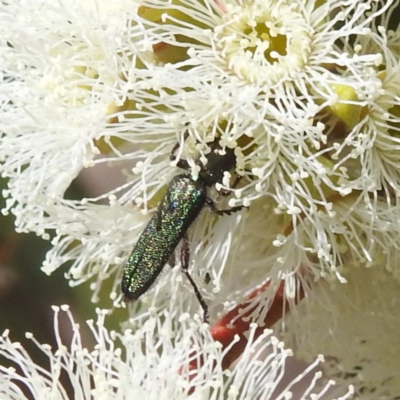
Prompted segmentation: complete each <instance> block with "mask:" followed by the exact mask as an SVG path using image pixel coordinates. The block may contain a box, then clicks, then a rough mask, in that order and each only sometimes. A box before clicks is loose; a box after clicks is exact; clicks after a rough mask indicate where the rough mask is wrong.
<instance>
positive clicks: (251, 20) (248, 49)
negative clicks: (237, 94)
mask: <svg viewBox="0 0 400 400" xmlns="http://www.w3.org/2000/svg"><path fill="white" fill-rule="evenodd" d="M224 11H225V14H224V15H223V16H222V23H221V25H219V26H218V27H216V28H215V31H214V33H215V35H214V40H215V41H216V48H217V49H219V51H220V53H221V55H222V57H223V58H224V59H225V61H226V66H227V68H228V69H229V70H231V71H232V72H233V73H234V74H235V75H237V76H239V78H240V79H242V80H245V81H247V82H249V83H257V84H268V85H273V84H276V83H278V82H279V81H281V79H282V78H285V77H286V78H287V77H293V76H294V75H295V74H297V73H298V71H299V70H300V68H301V67H302V66H303V65H304V64H305V63H306V62H307V57H308V55H309V54H310V52H311V40H312V29H311V28H310V24H309V22H307V20H306V18H305V16H304V15H303V14H302V13H301V9H299V7H298V5H297V4H296V3H295V2H287V3H285V2H276V3H275V2H267V1H265V0H263V1H261V0H259V1H258V0H254V1H252V2H249V3H247V4H243V5H236V6H232V5H231V6H227V7H226V9H225V10H224Z"/></svg>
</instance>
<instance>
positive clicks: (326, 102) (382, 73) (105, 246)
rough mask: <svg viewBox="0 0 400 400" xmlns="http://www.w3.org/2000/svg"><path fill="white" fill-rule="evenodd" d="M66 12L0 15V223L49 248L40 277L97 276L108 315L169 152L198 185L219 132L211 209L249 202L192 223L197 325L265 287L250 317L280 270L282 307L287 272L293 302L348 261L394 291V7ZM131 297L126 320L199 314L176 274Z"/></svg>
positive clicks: (159, 4)
mask: <svg viewBox="0 0 400 400" xmlns="http://www.w3.org/2000/svg"><path fill="white" fill-rule="evenodd" d="M81 3H82V2H78V1H73V0H68V1H67V0H59V1H54V0H52V1H50V0H38V1H35V2H31V1H27V0H15V1H12V2H1V5H0V161H1V163H2V164H1V167H0V170H1V173H2V176H4V177H6V178H8V179H9V183H8V189H7V190H6V191H5V192H4V195H5V197H6V198H7V206H6V208H5V210H3V212H4V213H8V212H12V213H13V214H14V215H15V216H16V227H17V229H18V231H20V232H28V231H33V232H36V233H37V234H38V235H40V236H42V237H44V238H51V239H52V245H53V248H52V250H51V251H50V252H49V253H48V255H47V258H46V260H45V262H44V265H43V269H44V271H45V272H47V273H51V272H52V271H54V270H55V269H57V268H59V267H60V266H61V265H63V264H65V263H68V264H69V265H70V266H71V267H70V270H69V273H68V277H69V278H70V279H71V282H72V284H79V283H81V282H84V281H86V280H88V279H91V280H92V281H93V283H92V289H93V290H94V297H97V295H98V292H99V290H100V284H101V282H102V281H103V280H104V279H106V278H108V277H110V276H112V277H113V278H114V285H113V289H112V292H111V295H110V297H111V298H112V299H113V300H115V303H116V304H117V305H118V304H119V301H120V299H121V296H120V292H119V280H120V271H121V269H122V267H123V264H124V261H125V260H126V258H127V256H128V254H129V252H130V251H131V249H132V247H133V245H134V243H135V242H136V241H137V239H138V237H139V235H140V233H141V232H142V231H143V229H144V227H145V225H146V222H147V221H148V219H149V218H150V215H149V212H153V211H154V210H155V208H156V206H157V204H158V202H159V200H160V196H161V193H162V192H163V190H165V187H166V185H167V184H168V182H169V181H170V180H171V178H172V177H173V176H174V175H177V174H178V173H181V170H180V169H178V168H176V167H175V166H174V165H173V163H171V162H170V153H171V149H172V148H173V147H174V145H175V144H176V143H177V142H179V143H180V146H179V149H178V151H177V153H176V157H182V158H186V159H187V160H188V162H189V165H190V166H191V167H192V170H191V173H192V175H193V176H196V175H197V174H198V173H199V168H200V167H199V165H195V161H196V160H197V159H198V160H200V161H204V159H205V156H206V154H207V153H208V152H209V150H210V146H209V143H211V142H213V141H214V140H216V139H218V140H219V143H220V144H221V146H223V147H226V148H231V149H234V152H235V155H236V170H235V171H227V173H226V174H225V177H224V179H223V181H222V182H220V183H218V184H217V185H216V188H224V189H232V194H231V197H230V198H229V199H219V200H221V201H218V205H219V206H221V208H226V207H225V206H227V205H228V204H229V206H235V205H245V206H249V209H248V210H244V211H242V212H241V213H237V214H236V215H234V216H231V217H223V218H217V217H213V216H211V214H210V213H209V212H208V211H207V212H204V213H202V214H201V215H200V217H199V218H198V219H197V220H196V223H195V224H193V227H192V229H191V231H190V240H191V244H190V246H191V257H190V261H191V265H190V268H191V271H193V275H194V279H195V280H196V282H197V283H198V286H199V289H200V291H201V293H202V294H203V295H204V298H205V299H206V301H208V303H210V311H211V315H212V316H216V315H217V312H218V311H220V309H219V308H218V307H219V305H221V304H224V305H228V304H229V305H233V304H237V303H240V302H241V301H242V300H243V298H244V296H245V295H246V294H247V293H248V292H250V291H252V290H253V289H254V287H255V286H257V285H259V284H261V283H262V282H264V281H265V280H266V279H267V278H269V279H271V280H272V281H273V284H272V285H271V290H267V291H266V292H264V293H263V294H260V296H259V297H258V298H257V299H254V302H257V301H258V302H259V301H260V300H262V303H261V304H260V305H259V307H263V306H264V307H265V305H266V304H271V301H272V300H273V294H274V293H275V291H276V288H277V286H278V285H279V282H280V280H281V279H285V280H286V283H285V289H286V295H287V297H288V298H289V299H293V298H294V297H295V292H296V290H295V288H296V287H298V286H297V285H298V284H297V283H296V282H297V280H298V277H299V275H300V276H301V279H302V280H303V283H304V289H306V292H307V293H306V294H307V295H308V296H310V295H312V291H311V290H310V288H311V287H312V286H313V285H312V282H313V281H314V280H316V281H317V280H319V279H321V278H323V280H324V281H329V282H338V283H339V282H340V283H346V282H347V280H348V276H350V275H351V273H350V272H349V271H348V270H349V269H351V268H356V266H357V267H358V268H360V269H359V271H364V269H363V268H364V267H365V266H367V267H370V268H371V269H376V270H377V272H376V273H379V272H381V271H382V269H383V268H386V270H387V271H389V272H390V276H391V277H392V279H393V281H394V283H393V284H397V283H396V282H397V281H398V280H399V276H400V274H399V272H400V266H399V265H398V261H397V260H398V259H400V258H399V256H400V254H399V244H398V239H399V237H400V223H399V221H400V215H399V206H398V200H397V196H398V194H399V193H400V172H399V171H400V163H399V161H400V159H399V149H400V141H399V134H398V132H399V127H400V118H399V115H400V112H399V106H400V63H399V61H398V60H399V53H400V52H399V46H398V40H397V38H398V37H399V31H400V30H399V29H396V30H395V31H388V26H389V20H390V16H391V15H395V14H396V10H397V11H398V8H396V7H397V6H398V3H399V2H398V1H394V0H393V1H385V2H381V1H375V0H365V1H349V0H326V1H317V0H299V1H296V2H294V1H291V0H280V1H272V0H271V1H269V0H252V1H245V0H229V1H228V0H205V1H203V2H198V1H197V0H184V1H170V2H167V1H164V0H147V1H146V0H144V1H141V2H139V1H134V0H132V1H129V0H125V1H120V2H115V3H113V6H112V7H109V6H108V3H109V2H108V1H107V2H102V1H100V0H99V1H97V2H96V1H94V0H93V2H91V3H92V5H94V6H93V7H89V6H88V4H89V2H85V5H81ZM379 24H381V25H382V26H379ZM185 131H187V132H188V134H189V135H188V138H187V139H186V140H184V139H183V138H184V132H185ZM103 166H106V169H107V168H108V169H109V170H110V171H111V170H112V171H118V173H119V175H120V177H121V178H122V179H120V180H119V182H122V183H118V184H117V183H116V184H113V183H112V182H111V183H110V186H109V189H108V190H105V191H104V193H100V194H98V195H97V194H96V195H88V198H75V199H71V197H72V195H71V194H70V193H69V191H68V189H69V188H70V186H71V183H73V182H74V180H75V179H76V178H77V177H78V176H79V175H80V174H81V173H82V171H85V170H88V169H89V168H91V169H93V170H94V171H97V170H96V168H98V170H99V171H100V170H101V173H99V174H101V179H103V180H107V179H108V174H105V173H104V168H102V169H100V167H103ZM205 168H206V166H205ZM229 173H230V174H231V175H229ZM238 174H239V175H242V176H243V177H242V179H241V181H240V182H239V183H238V184H237V186H235V187H233V188H232V187H231V186H234V185H233V182H234V177H235V176H236V175H238ZM103 175H104V176H103ZM229 178H231V179H229ZM211 192H215V191H214V190H213V189H212V190H211ZM213 194H215V193H213ZM90 196H91V197H90ZM178 258H179V257H178ZM206 273H209V275H210V277H211V282H210V283H209V284H208V286H207V285H206V284H205V283H204V282H203V280H204V276H205V274H206ZM325 284H327V283H325ZM332 284H333V283H332ZM171 288H173V289H171ZM187 288H189V290H186V289H187ZM360 290H361V289H360ZM381 290H385V288H384V286H383V287H381ZM337 296H338V297H340V289H338V294H337ZM142 299H143V303H144V306H141V305H140V304H139V303H137V304H136V307H132V312H133V313H134V316H135V313H136V312H138V310H139V308H140V312H141V313H142V316H143V315H146V313H150V312H151V310H152V309H153V307H155V308H156V309H157V310H158V311H160V310H163V309H165V308H166V307H167V308H168V309H169V310H170V312H171V315H174V316H179V315H180V314H181V313H182V312H184V311H187V312H191V313H192V312H194V311H196V310H197V309H198V303H197V301H196V298H195V296H194V295H193V291H192V290H191V289H190V285H189V283H188V282H187V280H185V279H184V278H183V277H182V274H180V272H179V270H177V269H175V270H173V271H169V270H168V273H165V274H163V275H162V277H160V279H159V280H158V282H157V284H156V285H154V287H153V288H152V289H150V291H149V293H146V295H144V296H143V297H142ZM258 311H259V308H257V309H256V311H255V312H258ZM160 312H161V311H160ZM338 312H339V311H338ZM329 314H330V313H329ZM349 353H350V352H349ZM349 357H350V356H349Z"/></svg>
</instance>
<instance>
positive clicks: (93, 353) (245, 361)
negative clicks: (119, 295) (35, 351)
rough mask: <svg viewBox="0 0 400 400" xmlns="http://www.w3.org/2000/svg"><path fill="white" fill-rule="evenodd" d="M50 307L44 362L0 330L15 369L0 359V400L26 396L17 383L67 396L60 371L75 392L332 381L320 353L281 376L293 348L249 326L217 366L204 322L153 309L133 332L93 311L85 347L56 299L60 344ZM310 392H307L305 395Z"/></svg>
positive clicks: (254, 391)
mask: <svg viewBox="0 0 400 400" xmlns="http://www.w3.org/2000/svg"><path fill="white" fill-rule="evenodd" d="M53 308H54V311H55V323H54V328H55V335H56V342H57V345H56V346H57V347H56V348H55V349H51V348H50V346H49V345H45V344H39V343H38V342H37V341H36V340H35V338H34V337H33V336H32V335H31V334H28V335H27V337H28V338H30V339H32V340H33V341H34V343H35V344H36V345H37V346H38V348H39V349H40V350H41V351H42V352H43V353H44V354H45V355H46V356H47V358H48V362H49V368H48V369H47V370H44V369H43V368H42V367H40V366H39V365H36V364H34V363H33V362H32V360H31V358H30V356H29V354H27V352H26V351H25V350H24V348H23V346H22V345H21V344H20V343H13V342H12V341H11V340H10V338H9V333H8V332H5V333H4V334H3V335H2V336H1V337H0V356H2V357H5V358H6V359H7V360H8V361H11V362H12V363H15V364H16V366H18V369H15V368H12V367H9V368H6V367H4V366H1V365H0V373H1V374H0V397H1V399H2V400H20V399H26V398H27V397H25V395H24V394H23V392H22V391H21V388H25V389H27V391H28V392H29V393H30V395H31V397H30V398H33V399H35V400H36V399H37V400H46V399H53V400H58V399H60V400H61V399H63V400H65V399H66V398H67V397H66V396H67V388H66V386H65V387H64V386H63V384H62V381H60V376H61V375H62V374H64V375H66V377H67V379H68V381H69V384H70V385H71V387H72V395H73V396H72V397H73V398H74V399H77V400H78V399H79V400H88V399H96V400H111V399H115V400H117V399H146V400H163V399H165V400H170V399H174V400H178V399H187V398H190V399H207V400H217V399H221V400H222V399H227V398H228V399H245V398H246V399H252V398H259V399H264V400H267V399H272V398H274V399H281V400H284V399H290V398H292V395H293V393H292V390H293V389H294V386H295V385H296V384H297V383H299V382H302V381H304V382H303V383H304V387H303V388H302V389H301V388H300V389H299V388H297V389H295V390H297V392H298V393H297V394H298V396H299V397H298V398H299V399H304V400H305V399H310V398H312V399H315V400H317V399H321V398H323V396H324V394H325V393H326V391H327V390H328V389H330V388H331V387H332V386H333V385H334V382H333V381H330V382H328V383H325V384H323V383H322V382H321V373H320V372H318V371H317V370H316V367H317V366H319V364H320V363H321V362H322V361H323V358H322V357H319V358H318V359H317V360H316V361H315V362H314V363H313V364H311V365H310V366H309V367H307V368H306V369H304V370H303V371H302V372H300V373H299V375H298V376H297V377H296V378H295V379H290V380H288V377H287V376H285V369H286V368H287V367H286V365H287V362H288V359H289V358H290V357H291V356H292V352H291V351H290V350H287V349H285V348H284V347H283V344H282V342H280V341H279V340H277V339H276V338H274V337H273V336H271V331H265V333H264V334H262V335H261V336H260V337H259V338H258V339H257V340H253V339H252V337H253V335H254V327H253V328H252V329H251V330H250V332H249V343H248V345H247V347H246V349H245V352H244V354H243V356H242V358H241V359H240V360H239V362H238V363H237V364H236V365H235V367H234V368H233V369H232V370H225V371H224V370H222V369H221V366H220V365H221V360H222V358H223V357H224V351H221V346H220V344H219V343H218V342H215V341H213V340H212V338H211V337H210V335H209V332H208V330H207V326H205V325H202V324H199V323H197V322H195V321H193V320H189V319H182V320H181V324H182V325H181V328H180V330H179V331H178V332H172V331H171V326H170V324H171V319H170V318H169V316H168V314H166V315H165V316H164V317H165V318H164V321H163V322H161V320H160V319H157V318H156V317H155V318H153V319H151V320H148V321H147V323H145V324H144V325H143V326H142V327H141V328H140V329H138V330H137V331H136V332H135V333H133V332H131V331H129V330H128V331H126V332H125V333H124V334H117V333H115V332H109V331H107V329H106V328H105V327H104V315H105V314H104V312H99V316H98V319H97V321H96V323H93V321H89V327H90V329H91V331H92V334H93V336H94V338H95V340H96V346H95V347H94V349H93V350H89V349H87V348H85V347H84V346H83V345H82V339H81V336H80V328H79V326H78V325H77V324H76V323H75V322H74V320H73V317H72V315H71V313H70V311H69V310H68V307H67V306H62V309H63V310H64V311H66V314H67V316H68V318H69V320H70V323H71V327H72V331H73V333H72V338H71V343H70V344H69V343H67V344H65V343H64V341H63V340H62V332H60V326H59V323H58V314H59V308H58V307H53ZM345 392H346V390H342V395H339V396H338V397H336V398H338V399H342V400H345V399H348V398H350V395H351V393H352V388H350V389H349V390H348V392H347V394H346V393H345ZM275 396H276V397H275ZM310 396H312V397H310Z"/></svg>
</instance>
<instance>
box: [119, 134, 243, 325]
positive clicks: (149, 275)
mask: <svg viewBox="0 0 400 400" xmlns="http://www.w3.org/2000/svg"><path fill="white" fill-rule="evenodd" d="M187 136H188V133H187V132H186V133H185V136H184V139H186V138H187ZM178 146H179V144H178V143H177V144H176V145H175V146H174V148H173V149H172V152H171V157H170V158H171V160H174V158H175V152H176V150H177V148H178ZM210 147H211V152H210V153H209V154H207V156H206V158H207V162H206V164H205V165H203V164H202V163H201V162H200V160H197V161H196V164H197V165H198V166H199V167H200V172H199V174H198V176H197V177H193V176H192V175H190V174H189V173H185V174H180V175H177V176H175V177H174V178H172V180H171V182H170V183H169V185H168V188H167V191H166V193H165V195H164V197H163V199H162V200H161V202H160V204H159V206H158V209H157V211H156V213H155V214H154V215H153V217H152V218H151V219H150V221H149V223H148V224H147V226H146V228H145V229H144V231H143V233H142V234H141V236H140V237H139V240H138V241H137V243H136V245H135V247H134V249H133V251H132V253H131V255H130V256H129V258H128V261H127V263H126V266H125V268H124V271H123V276H122V282H121V290H122V293H123V295H124V298H125V300H126V301H130V300H137V299H138V298H139V297H140V296H141V295H142V294H144V293H145V292H146V291H147V290H148V289H149V288H150V286H151V285H152V284H153V283H154V281H155V280H156V278H157V276H158V275H159V274H160V273H161V271H162V269H163V268H164V266H165V264H166V263H167V262H168V261H169V260H170V259H171V256H172V255H173V254H174V252H175V249H176V247H177V246H178V244H179V242H180V241H182V250H181V266H182V270H183V272H184V273H185V275H186V276H187V278H188V280H189V282H190V283H191V285H192V287H193V289H194V292H195V295H196V297H197V299H198V301H199V303H200V306H201V307H202V309H203V313H204V314H203V315H204V321H207V320H208V317H209V314H208V306H207V304H206V302H205V301H204V299H203V297H202V296H201V294H200V292H199V289H198V288H197V286H196V284H195V282H194V281H193V279H192V277H191V276H190V274H189V272H188V267H189V260H190V248H189V241H188V237H187V230H188V229H189V227H190V226H191V225H192V224H193V222H194V221H195V219H196V218H197V216H198V215H199V213H200V211H201V210H202V209H203V207H204V206H205V205H207V206H209V207H210V208H211V210H212V211H213V212H215V213H217V214H219V215H223V214H231V213H233V212H236V211H239V210H241V209H242V208H243V206H237V207H232V208H230V209H228V210H218V209H217V208H216V206H215V204H214V201H213V200H212V199H211V198H210V197H209V196H208V188H210V187H212V186H214V185H215V184H216V183H218V182H221V181H222V179H223V176H224V172H225V171H230V170H231V169H233V168H234V166H235V163H236V157H235V154H234V151H233V150H232V149H229V148H225V149H222V147H221V146H220V144H219V140H218V139H215V140H214V141H213V142H212V143H211V146H210ZM176 165H177V166H178V167H179V168H182V169H184V170H190V166H189V163H188V162H187V160H182V159H180V160H178V162H177V164H176ZM239 179H240V177H239ZM220 193H221V194H222V195H228V194H229V192H228V191H226V190H225V191H220Z"/></svg>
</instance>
